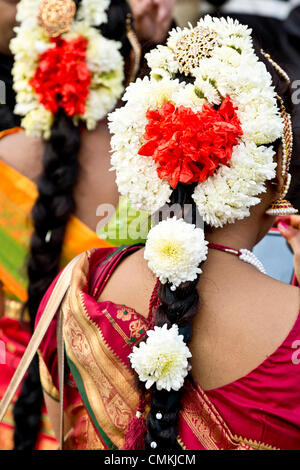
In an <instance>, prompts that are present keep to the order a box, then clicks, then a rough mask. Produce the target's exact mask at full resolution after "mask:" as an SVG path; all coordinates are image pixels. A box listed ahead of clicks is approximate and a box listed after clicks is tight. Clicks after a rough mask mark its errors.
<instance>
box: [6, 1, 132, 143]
mask: <svg viewBox="0 0 300 470" xmlns="http://www.w3.org/2000/svg"><path fill="white" fill-rule="evenodd" d="M109 3H110V1H109V0H99V1H97V2H95V1H94V0H82V1H81V3H80V6H79V8H78V11H77V12H76V7H75V3H74V2H73V1H72V0H21V1H20V2H19V3H18V6H17V21H18V22H19V23H20V25H19V26H17V27H16V28H15V31H16V37H15V38H14V39H13V40H12V41H11V50H12V52H13V54H14V56H15V63H14V67H13V79H14V89H15V91H16V101H17V105H16V108H15V112H16V113H17V114H19V115H21V116H24V118H23V120H22V126H23V127H24V129H25V131H26V132H27V133H28V134H29V135H34V136H42V137H44V138H46V139H47V138H49V137H50V133H51V126H52V123H53V119H54V115H55V113H56V112H57V110H58V109H59V108H63V109H64V111H65V113H66V114H67V115H68V116H69V117H72V118H73V121H74V123H75V124H76V125H78V124H79V123H80V122H83V123H85V125H86V127H87V128H88V129H89V130H91V129H94V128H95V127H96V125H97V123H98V122H99V121H100V120H101V119H103V118H104V117H105V116H106V115H107V113H108V112H110V111H111V110H112V109H113V108H114V107H115V105H116V103H117V100H118V99H119V98H120V96H121V94H122V92H123V80H124V72H123V59H122V56H121V54H120V51H119V49H120V47H121V44H120V43H119V42H116V41H113V40H109V39H106V38H105V37H103V36H102V34H101V33H100V31H99V30H98V29H96V27H95V26H99V25H101V24H102V23H104V22H106V21H107V15H106V10H107V8H108V6H109Z"/></svg>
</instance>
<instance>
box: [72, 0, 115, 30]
mask: <svg viewBox="0 0 300 470" xmlns="http://www.w3.org/2000/svg"><path fill="white" fill-rule="evenodd" d="M109 4H110V0H97V1H95V0H82V1H81V4H80V7H79V9H78V13H77V20H81V21H83V22H84V23H86V24H88V25H90V26H100V25H101V24H102V23H106V21H107V14H106V10H107V9H108V7H109Z"/></svg>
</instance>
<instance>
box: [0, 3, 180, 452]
mask: <svg viewBox="0 0 300 470" xmlns="http://www.w3.org/2000/svg"><path fill="white" fill-rule="evenodd" d="M16 3H18V6H17V20H18V22H19V26H18V28H17V29H16V37H15V38H14V39H13V40H12V42H11V50H12V52H13V54H14V58H15V63H14V67H13V78H14V88H15V91H16V94H17V106H16V113H17V114H19V115H21V116H23V120H22V127H23V129H24V130H25V132H26V134H27V135H25V132H21V131H22V129H21V128H17V129H16V131H18V133H15V134H14V135H10V136H5V138H3V140H1V143H0V166H1V184H0V199H1V224H0V225H1V234H0V238H1V240H3V243H4V246H2V248H1V252H0V279H1V289H0V291H1V292H0V294H1V295H0V299H1V301H0V304H1V305H0V312H1V316H2V312H3V315H4V316H3V318H2V319H1V325H0V326H1V337H0V339H1V341H3V342H4V343H5V344H6V345H7V351H8V353H7V363H6V365H5V366H1V367H3V369H4V372H3V374H2V372H1V384H0V386H1V389H0V393H1V395H3V393H4V391H5V389H6V388H7V384H8V382H9V380H10V378H11V376H12V373H13V372H14V370H15V368H16V364H17V362H18V361H19V359H20V357H21V355H22V353H23V351H24V349H25V346H26V343H27V342H28V340H29V337H30V332H29V327H30V329H31V330H32V329H33V326H34V322H35V316H36V312H37V308H38V305H39V303H40V302H41V299H42V297H43V295H44V294H45V292H46V290H47V288H48V287H49V285H50V284H51V282H52V280H53V278H54V277H55V276H56V274H57V273H58V271H59V269H60V268H61V267H62V266H64V265H65V264H67V262H68V261H69V260H70V259H72V257H74V255H76V254H78V253H80V252H82V251H84V250H86V249H88V248H91V247H95V246H96V247H109V246H113V245H115V246H118V245H120V244H121V243H124V242H126V243H131V242H132V241H131V239H130V237H129V236H127V235H126V224H127V222H128V219H129V220H130V216H128V218H127V219H126V217H125V216H124V212H125V213H126V216H127V215H128V210H129V206H128V203H127V202H126V201H125V199H124V198H123V199H122V200H121V201H120V204H119V207H118V210H117V212H116V214H115V217H113V218H112V220H110V222H109V224H106V226H104V227H103V225H105V222H104V223H102V226H101V228H100V229H98V225H97V224H98V222H99V216H98V215H97V214H98V213H97V206H98V205H100V204H106V205H108V204H109V205H110V207H112V206H114V207H116V206H118V200H119V196H118V191H117V187H116V185H115V182H114V177H113V175H112V173H109V166H110V162H109V132H108V129H107V125H106V116H107V113H108V112H110V111H112V110H113V109H114V107H115V106H116V104H117V102H118V100H119V98H120V97H121V94H122V92H123V87H124V83H125V82H126V81H127V82H129V81H130V80H131V79H132V78H133V76H134V75H135V74H136V73H137V66H138V62H139V54H140V51H139V44H138V40H137V38H136V37H135V34H134V32H133V30H132V27H131V23H132V22H133V20H135V24H136V25H137V26H139V19H138V18H137V19H135V17H134V16H132V14H131V10H130V7H129V4H127V2H124V1H121V0H112V1H111V2H110V1H109V0H97V1H95V0H76V1H75V2H73V1H72V0H68V1H67V0H63V1H62V0H43V1H41V0H21V1H20V2H16ZM160 3H162V4H163V3H164V1H162V2H160ZM133 7H134V8H133V14H134V13H135V8H136V6H135V5H133ZM160 8H161V6H160ZM148 9H149V8H148ZM150 14H151V11H150V12H148V15H150ZM143 15H144V16H143V18H145V17H147V11H146V12H145V11H143ZM167 16H168V17H167V18H164V21H167V22H168V24H167V25H165V26H164V28H163V29H162V30H161V34H162V35H166V31H167V28H168V27H169V23H170V22H171V20H172V17H171V16H170V12H168V15H167ZM131 17H132V20H131ZM153 22H154V20H153ZM148 24H149V25H150V26H151V25H152V23H151V21H150V22H148ZM144 33H145V31H144ZM145 39H146V38H143V40H145ZM148 40H149V38H148ZM19 131H20V132H19ZM0 137H2V135H1V136H0ZM3 137H4V136H3ZM100 157H101V158H100ZM91 194H92V198H91ZM95 196H96V197H95ZM31 209H32V224H31V222H30V223H29V222H28V220H29V218H30V214H31ZM102 215H104V213H103V214H102ZM110 215H111V214H110ZM107 219H108V217H107ZM144 219H145V217H144ZM145 220H146V219H145ZM96 228H97V229H98V230H97V234H96ZM124 228H125V235H123V239H121V238H120V237H119V235H118V230H119V231H120V232H122V233H123V234H124ZM26 262H27V273H26V269H25V267H23V265H24V264H26ZM2 285H3V289H4V293H5V298H3V295H2V292H3V291H2ZM24 303H26V311H24V308H23V305H24ZM22 312H23V314H22ZM22 315H23V319H22V321H20V320H21V316H22ZM23 321H24V322H23ZM16 398H18V399H17V402H16V404H15V406H14V409H13V416H12V412H11V410H10V413H8V414H7V416H6V418H5V422H4V424H3V425H1V429H0V448H2V449H7V448H11V447H12V432H13V431H14V448H15V449H16V450H25V449H33V448H39V449H49V448H56V447H57V442H56V440H55V438H54V435H53V433H52V432H51V428H50V425H49V423H48V422H47V419H46V417H45V416H44V419H43V422H42V429H43V432H39V431H40V429H41V411H40V410H41V407H42V404H43V394H42V388H41V385H40V379H39V372H38V358H37V357H36V358H35V360H34V361H33V363H32V365H31V367H30V369H29V372H28V376H27V378H26V379H25V381H24V384H23V386H22V389H21V392H20V394H19V395H18V397H16ZM13 418H14V419H13ZM13 422H14V423H15V427H13Z"/></svg>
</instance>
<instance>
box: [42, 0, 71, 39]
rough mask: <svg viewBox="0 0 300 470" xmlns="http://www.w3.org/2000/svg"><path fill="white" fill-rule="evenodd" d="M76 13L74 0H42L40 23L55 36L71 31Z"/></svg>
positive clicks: (47, 31) (49, 34)
mask: <svg viewBox="0 0 300 470" xmlns="http://www.w3.org/2000/svg"><path fill="white" fill-rule="evenodd" d="M75 13H76V5H75V3H74V2H73V0H42V2H41V3H40V6H39V15H38V23H39V25H40V26H41V27H42V28H43V29H44V31H45V32H46V33H47V34H48V36H50V37H52V38H54V37H57V36H60V35H61V34H63V33H67V32H68V31H70V29H71V26H72V23H73V21H74V17H75Z"/></svg>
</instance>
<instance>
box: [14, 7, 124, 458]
mask: <svg viewBox="0 0 300 470" xmlns="http://www.w3.org/2000/svg"><path fill="white" fill-rule="evenodd" d="M80 1H81V0H76V2H75V3H76V7H77V8H78V7H79V5H80ZM128 12H129V7H128V5H127V2H123V1H122V0H112V1H111V5H110V7H109V9H108V23H107V24H106V25H103V26H101V28H100V29H101V32H102V33H103V34H104V35H105V36H106V37H108V38H110V39H118V40H119V41H120V42H121V43H122V50H121V52H122V53H123V54H124V55H125V57H126V54H128V52H129V50H130V44H129V42H128V40H127V37H126V14H127V13H128ZM122 19H123V20H122ZM116 26H117V27H116ZM79 151H80V128H78V127H76V126H75V125H74V123H73V120H72V118H70V117H68V116H67V115H66V113H65V111H64V110H63V109H61V108H60V109H59V110H58V112H57V113H56V115H55V117H54V122H53V124H52V127H51V136H50V138H49V140H48V141H46V142H45V151H44V155H43V169H42V174H41V175H40V178H39V181H38V198H37V200H36V202H35V205H34V208H33V211H32V218H33V228H34V232H33V235H32V238H31V244H30V255H29V260H28V265H27V270H28V278H29V286H28V302H27V308H28V311H29V316H30V326H31V329H32V331H33V329H34V324H35V318H36V314H37V310H38V307H39V304H40V302H41V300H42V298H43V296H44V294H45V292H46V290H47V288H48V287H49V285H50V284H51V282H52V280H53V279H54V278H55V276H56V275H57V273H58V271H59V268H60V263H61V253H62V247H63V242H64V237H65V232H66V227H67V224H68V221H69V219H70V216H71V215H72V214H73V213H74V212H75V200H74V194H73V193H74V188H75V185H76V182H77V179H78V174H79V170H80V168H79V162H78V155H79ZM42 404H43V392H42V387H41V383H40V377H39V368H38V357H37V356H36V357H35V358H34V360H33V361H32V363H31V366H30V368H29V371H28V375H27V378H26V379H25V381H24V383H23V386H22V389H21V393H20V395H19V398H18V400H17V402H16V404H15V406H14V411H13V414H14V420H15V430H14V444H15V445H14V449H15V450H32V449H34V447H35V445H36V441H37V437H38V433H39V429H40V417H41V407H42Z"/></svg>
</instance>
